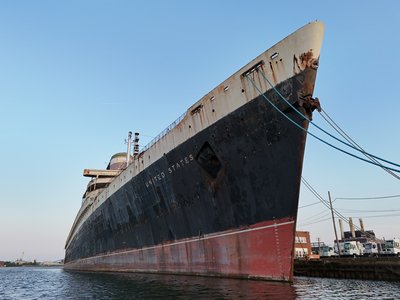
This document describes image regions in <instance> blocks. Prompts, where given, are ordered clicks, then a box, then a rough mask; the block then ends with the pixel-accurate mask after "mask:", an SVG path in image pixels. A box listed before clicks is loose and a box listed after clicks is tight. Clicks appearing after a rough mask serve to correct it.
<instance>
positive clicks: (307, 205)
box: [299, 201, 321, 208]
mask: <svg viewBox="0 0 400 300" xmlns="http://www.w3.org/2000/svg"><path fill="white" fill-rule="evenodd" d="M320 203H321V202H320V201H317V202H314V203H311V204H306V205H302V206H299V208H304V207H309V206H313V205H316V204H320Z"/></svg>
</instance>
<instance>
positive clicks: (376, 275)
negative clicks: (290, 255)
mask: <svg viewBox="0 0 400 300" xmlns="http://www.w3.org/2000/svg"><path fill="white" fill-rule="evenodd" d="M294 275H295V276H310V277H330V278H347V279H368V280H387V281H400V258H399V257H356V258H343V257H342V258H321V259H310V260H306V259H304V260H303V259H296V260H295V262H294Z"/></svg>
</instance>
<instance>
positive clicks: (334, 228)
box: [328, 191, 340, 257]
mask: <svg viewBox="0 0 400 300" xmlns="http://www.w3.org/2000/svg"><path fill="white" fill-rule="evenodd" d="M328 196H329V205H330V207H331V213H332V222H333V230H334V231H335V237H336V246H337V249H338V255H339V257H340V247H339V240H338V237H337V231H336V225H335V216H334V215H333V208H332V200H331V193H330V192H329V191H328Z"/></svg>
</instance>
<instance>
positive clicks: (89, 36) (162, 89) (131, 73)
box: [0, 0, 400, 260]
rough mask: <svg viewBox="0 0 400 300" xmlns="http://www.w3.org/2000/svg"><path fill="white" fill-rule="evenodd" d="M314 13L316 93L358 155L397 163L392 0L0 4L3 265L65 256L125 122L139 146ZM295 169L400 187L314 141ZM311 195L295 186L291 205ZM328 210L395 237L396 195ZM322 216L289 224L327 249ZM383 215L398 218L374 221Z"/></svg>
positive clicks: (364, 192) (354, 192) (328, 182)
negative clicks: (90, 181) (86, 195)
mask: <svg viewBox="0 0 400 300" xmlns="http://www.w3.org/2000/svg"><path fill="white" fill-rule="evenodd" d="M316 19H318V20H321V21H323V22H324V23H325V39H324V42H323V49H322V54H321V59H320V68H319V71H318V72H319V73H318V78H317V83H316V89H315V94H314V95H315V96H317V97H319V99H320V101H321V104H322V107H323V108H324V109H325V110H326V111H327V112H328V113H329V114H330V116H331V117H332V118H333V119H334V120H335V121H336V122H337V123H339V124H340V125H341V127H342V128H343V129H345V130H346V132H347V133H348V134H349V135H350V136H352V137H353V138H354V139H355V140H356V141H357V142H358V143H359V144H361V145H362V146H363V147H365V149H366V150H368V151H370V152H372V153H374V154H378V155H380V156H383V157H385V158H388V159H390V160H393V161H396V162H399V161H400V158H399V153H400V141H399V122H398V114H399V113H398V112H399V108H400V104H399V100H400V99H399V98H400V96H399V91H398V89H397V88H398V86H399V83H398V77H399V76H398V73H399V71H400V58H399V54H398V53H399V47H400V35H399V33H398V30H399V28H400V2H398V1H330V2H328V1H307V2H298V1H251V0H250V1H232V0H230V1H228V0H221V1H208V0H206V1H197V2H195V1H184V0H181V1H174V0H169V1H161V0H160V1H140V2H139V1H104V0H103V1H102V0H96V1H89V0H88V1H50V0H49V1H40V0H38V1H16V0H12V1H1V2H0V40H1V43H0V45H1V46H0V104H1V106H0V109H1V117H0V143H1V144H0V145H1V147H0V157H1V160H2V164H1V166H2V168H1V173H0V174H1V175H0V176H1V177H0V191H1V192H0V212H1V217H0V260H2V259H3V260H15V259H17V258H19V257H20V256H21V254H22V252H24V253H25V256H24V258H26V259H37V260H54V259H59V258H63V256H64V249H63V248H64V242H65V239H66V237H67V234H68V232H69V229H70V226H71V224H72V222H73V220H74V218H75V215H76V213H77V211H78V209H79V207H80V203H81V197H82V194H83V191H84V189H85V187H86V184H87V180H86V179H85V178H84V177H82V170H83V169H84V168H104V167H106V165H107V163H108V160H109V158H110V156H111V155H112V154H114V153H116V152H120V151H124V150H125V145H124V139H125V136H126V134H127V131H129V130H132V131H138V132H140V133H141V134H142V136H141V141H140V142H141V145H144V144H145V143H147V142H148V141H149V140H150V138H149V137H150V136H156V135H157V134H158V133H159V132H160V131H162V130H163V129H164V128H165V127H167V126H168V125H169V124H170V123H171V122H172V121H174V120H175V119H176V118H177V117H178V116H180V115H181V114H182V113H183V112H184V111H185V110H186V109H187V108H188V107H189V106H190V105H191V104H192V103H194V102H195V101H197V100H198V99H200V98H201V97H202V96H203V95H204V94H206V93H207V92H208V91H210V90H211V89H212V88H214V87H215V86H216V85H218V84H219V83H220V82H221V81H223V80H224V79H225V78H226V77H227V76H229V75H231V74H232V73H234V72H235V71H236V70H237V69H239V68H240V67H241V66H242V65H244V64H245V63H247V62H248V61H249V60H250V59H252V58H254V57H255V56H257V55H258V54H260V53H261V52H262V51H264V50H266V49H267V48H269V47H270V46H272V45H273V44H274V43H276V42H277V41H279V40H280V39H282V38H283V37H285V36H287V35H288V34H290V33H291V32H293V31H295V30H296V29H297V28H299V27H301V26H303V25H305V24H306V23H308V22H310V21H313V20H316ZM314 121H315V122H316V124H318V125H321V126H324V127H326V126H325V123H324V121H323V119H322V118H321V116H320V115H319V114H318V113H316V114H315V115H314ZM303 175H304V177H305V178H306V179H307V180H308V181H309V182H310V183H311V184H312V186H313V187H314V188H315V189H316V190H317V191H318V192H319V193H320V194H321V195H322V196H323V197H325V198H327V191H328V190H330V191H331V193H332V197H333V198H337V197H363V196H365V197H373V196H386V195H393V194H400V188H399V187H400V185H399V184H400V181H399V180H397V179H394V178H393V177H391V176H389V175H387V174H386V173H385V172H383V171H382V170H380V169H379V168H377V167H374V166H370V165H367V164H365V163H363V162H359V161H356V160H354V159H352V158H349V157H347V156H345V155H343V154H341V153H338V152H336V151H335V150H331V149H330V148H328V147H327V146H325V145H323V144H321V143H319V142H317V141H315V140H314V139H312V138H311V137H309V139H308V142H307V147H306V155H305V160H304V172H303ZM316 201H318V200H317V199H316V198H315V197H314V196H313V195H312V194H311V193H309V192H308V191H307V190H306V189H305V187H304V186H302V192H301V198H300V206H302V205H307V204H311V203H313V202H316ZM334 206H335V207H336V208H337V209H338V210H339V211H342V212H343V214H344V215H346V216H353V217H354V218H357V217H359V216H365V219H364V222H365V225H366V227H367V229H373V230H375V232H376V233H377V235H378V236H380V237H382V236H384V237H386V238H390V237H393V236H400V213H399V210H400V198H393V199H386V200H370V201H345V200H336V201H335V202H334ZM345 209H347V210H348V209H353V210H361V209H362V210H370V211H372V212H352V213H348V212H346V213H345ZM377 210H391V212H382V211H381V212H376V211H377ZM324 211H325V212H324ZM326 213H327V211H326V209H324V207H323V206H322V205H320V204H317V205H313V206H309V207H305V208H301V209H300V210H299V227H298V228H299V229H303V230H309V231H310V232H311V236H312V239H313V240H315V239H316V238H317V237H320V238H321V239H322V240H324V241H326V242H329V243H331V242H332V240H333V230H332V225H331V222H330V221H329V220H325V221H322V222H320V223H313V221H317V219H316V217H313V216H314V215H317V217H318V216H322V219H324V217H323V216H324V215H325V214H326ZM384 214H389V215H394V216H389V217H371V216H376V215H384ZM396 214H397V216H396ZM310 221H311V222H310ZM308 223H313V224H309V225H305V224H308ZM302 224H303V225H302Z"/></svg>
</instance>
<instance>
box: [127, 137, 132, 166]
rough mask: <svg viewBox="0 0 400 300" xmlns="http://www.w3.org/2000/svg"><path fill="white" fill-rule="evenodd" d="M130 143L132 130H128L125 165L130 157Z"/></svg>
mask: <svg viewBox="0 0 400 300" xmlns="http://www.w3.org/2000/svg"><path fill="white" fill-rule="evenodd" d="M131 143H132V131H129V132H128V140H127V144H128V149H127V150H126V167H128V166H129V161H130V159H131Z"/></svg>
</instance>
